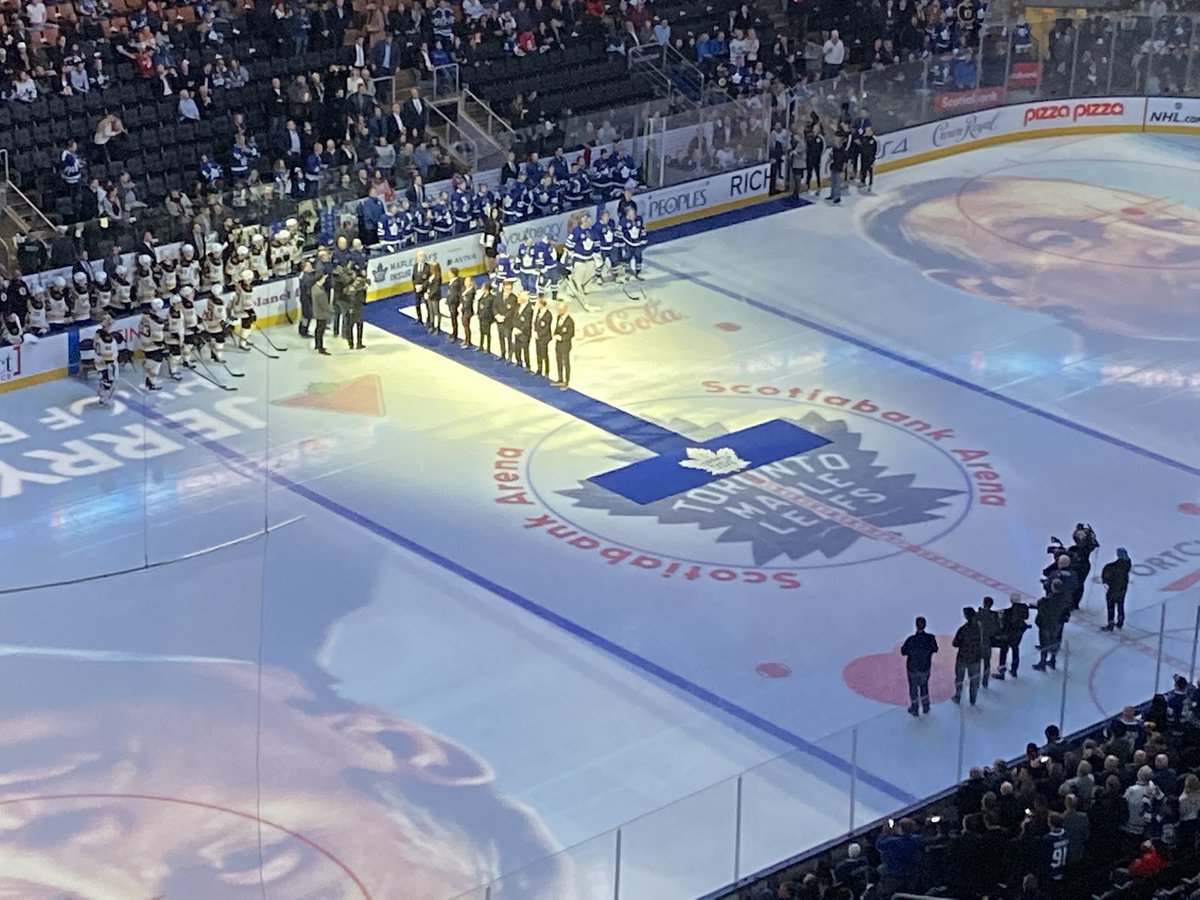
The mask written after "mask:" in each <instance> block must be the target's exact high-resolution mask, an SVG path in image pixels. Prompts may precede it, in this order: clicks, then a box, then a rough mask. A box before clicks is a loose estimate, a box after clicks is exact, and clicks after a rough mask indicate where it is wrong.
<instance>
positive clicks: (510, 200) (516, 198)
mask: <svg viewBox="0 0 1200 900" xmlns="http://www.w3.org/2000/svg"><path fill="white" fill-rule="evenodd" d="M527 190H528V188H527V182H526V180H525V173H524V172H521V174H519V175H518V176H517V179H516V181H514V182H512V183H511V184H509V186H508V190H507V191H505V192H504V224H505V225H516V224H517V223H518V222H520V221H521V220H522V219H524V218H525V207H526V203H527V202H528V201H527V198H526V196H525V195H526V193H527Z"/></svg>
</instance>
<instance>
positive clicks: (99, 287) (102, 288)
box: [92, 269, 113, 319]
mask: <svg viewBox="0 0 1200 900" xmlns="http://www.w3.org/2000/svg"><path fill="white" fill-rule="evenodd" d="M112 302H113V287H112V282H111V281H109V279H108V273H107V272H105V271H104V270H103V269H100V270H98V271H97V272H96V281H95V283H94V284H93V285H92V317H93V318H95V319H103V318H104V317H105V316H107V315H108V314H109V313H110V312H111V311H112Z"/></svg>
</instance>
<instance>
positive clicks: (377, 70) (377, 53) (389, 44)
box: [371, 33, 400, 78]
mask: <svg viewBox="0 0 1200 900" xmlns="http://www.w3.org/2000/svg"><path fill="white" fill-rule="evenodd" d="M399 63H400V54H399V52H398V49H397V47H396V43H395V40H394V39H393V38H392V35H391V34H390V33H388V34H385V35H384V36H383V40H382V41H380V42H379V43H378V44H375V45H374V46H373V47H371V71H372V72H373V73H374V75H375V77H376V78H391V77H392V74H393V73H394V72H395V71H396V67H397V66H398V65H399Z"/></svg>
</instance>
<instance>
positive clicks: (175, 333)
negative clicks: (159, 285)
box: [151, 294, 183, 381]
mask: <svg viewBox="0 0 1200 900" xmlns="http://www.w3.org/2000/svg"><path fill="white" fill-rule="evenodd" d="M159 302H160V303H161V301H159ZM151 308H153V301H151ZM163 346H164V347H165V348H166V352H167V371H168V372H169V373H170V375H171V377H172V378H173V379H175V380H176V381H180V380H181V379H182V378H183V373H181V372H180V371H179V367H180V366H181V365H182V364H183V298H182V297H180V296H179V295H178V294H175V295H174V296H172V297H171V309H170V310H169V311H168V313H167V323H166V326H165V328H164V333H163Z"/></svg>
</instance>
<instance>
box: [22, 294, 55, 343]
mask: <svg viewBox="0 0 1200 900" xmlns="http://www.w3.org/2000/svg"><path fill="white" fill-rule="evenodd" d="M25 329H26V330H27V331H28V332H29V333H30V334H34V335H37V336H38V337H41V336H42V335H44V334H47V333H48V332H49V331H50V326H49V324H48V323H47V322H46V295H45V294H44V293H42V292H41V291H34V292H33V293H32V294H31V295H30V296H29V305H28V308H27V309H26V311H25Z"/></svg>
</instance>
